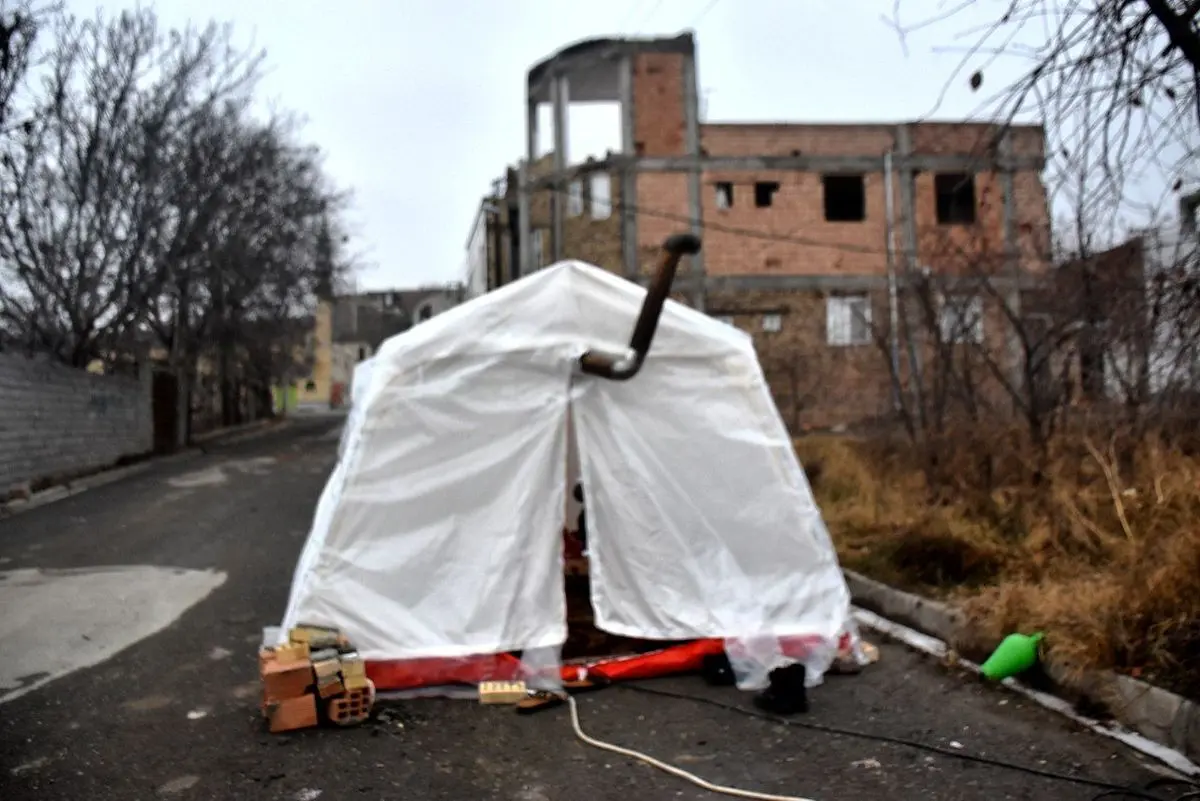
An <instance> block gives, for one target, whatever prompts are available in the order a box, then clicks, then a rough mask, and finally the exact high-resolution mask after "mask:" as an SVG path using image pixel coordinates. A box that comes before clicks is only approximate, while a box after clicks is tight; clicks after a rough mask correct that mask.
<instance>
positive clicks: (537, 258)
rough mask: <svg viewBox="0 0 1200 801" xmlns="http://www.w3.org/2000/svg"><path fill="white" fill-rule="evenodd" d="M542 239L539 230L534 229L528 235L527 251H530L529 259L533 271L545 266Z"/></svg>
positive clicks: (540, 230) (544, 250)
mask: <svg viewBox="0 0 1200 801" xmlns="http://www.w3.org/2000/svg"><path fill="white" fill-rule="evenodd" d="M543 239H544V237H543V236H542V229H541V228H535V229H534V230H533V232H532V233H531V234H530V240H529V245H530V248H529V249H530V250H531V251H532V254H531V257H532V259H533V269H535V270H536V269H538V268H539V267H543V266H545V265H544V264H543V260H544V259H545V257H546V249H545V246H544V245H545V243H544V242H543Z"/></svg>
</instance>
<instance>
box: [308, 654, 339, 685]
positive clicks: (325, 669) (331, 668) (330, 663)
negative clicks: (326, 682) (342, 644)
mask: <svg viewBox="0 0 1200 801" xmlns="http://www.w3.org/2000/svg"><path fill="white" fill-rule="evenodd" d="M312 666H313V673H315V674H316V675H317V680H318V681H320V680H322V679H326V678H329V677H331V676H332V677H335V678H336V677H337V675H338V673H339V672H340V671H341V669H342V663H341V662H338V661H337V660H336V659H324V660H322V661H320V662H313V663H312Z"/></svg>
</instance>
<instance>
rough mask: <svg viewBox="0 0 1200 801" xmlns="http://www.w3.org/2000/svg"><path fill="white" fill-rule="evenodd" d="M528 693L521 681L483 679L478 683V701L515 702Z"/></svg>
mask: <svg viewBox="0 0 1200 801" xmlns="http://www.w3.org/2000/svg"><path fill="white" fill-rule="evenodd" d="M526 695H528V691H527V688H526V687H525V682H523V681H484V682H480V684H479V703H481V704H515V703H517V702H518V701H520V700H522V699H523V698H525V696H526Z"/></svg>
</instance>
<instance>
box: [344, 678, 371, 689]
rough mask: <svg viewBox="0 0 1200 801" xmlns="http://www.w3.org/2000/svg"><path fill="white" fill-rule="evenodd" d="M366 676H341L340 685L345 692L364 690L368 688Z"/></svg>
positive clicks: (368, 683)
mask: <svg viewBox="0 0 1200 801" xmlns="http://www.w3.org/2000/svg"><path fill="white" fill-rule="evenodd" d="M370 684H371V683H370V682H369V681H367V677H366V676H342V685H343V686H344V687H345V688H346V691H347V692H350V691H352V690H365V689H367V687H369V686H370Z"/></svg>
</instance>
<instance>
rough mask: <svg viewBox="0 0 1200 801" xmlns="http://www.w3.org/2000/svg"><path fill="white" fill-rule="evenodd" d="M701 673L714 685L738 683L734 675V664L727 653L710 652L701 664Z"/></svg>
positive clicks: (728, 685)
mask: <svg viewBox="0 0 1200 801" xmlns="http://www.w3.org/2000/svg"><path fill="white" fill-rule="evenodd" d="M700 675H702V676H704V680H705V681H706V682H708V683H709V684H711V685H712V686H713V687H732V686H733V685H734V684H736V683H737V679H736V678H735V677H734V675H733V665H731V664H729V657H727V656H725V654H709V655H708V656H706V657H704V662H703V664H702V665H701V666H700Z"/></svg>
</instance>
